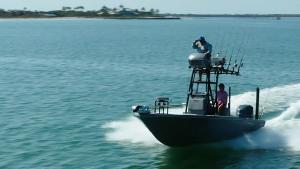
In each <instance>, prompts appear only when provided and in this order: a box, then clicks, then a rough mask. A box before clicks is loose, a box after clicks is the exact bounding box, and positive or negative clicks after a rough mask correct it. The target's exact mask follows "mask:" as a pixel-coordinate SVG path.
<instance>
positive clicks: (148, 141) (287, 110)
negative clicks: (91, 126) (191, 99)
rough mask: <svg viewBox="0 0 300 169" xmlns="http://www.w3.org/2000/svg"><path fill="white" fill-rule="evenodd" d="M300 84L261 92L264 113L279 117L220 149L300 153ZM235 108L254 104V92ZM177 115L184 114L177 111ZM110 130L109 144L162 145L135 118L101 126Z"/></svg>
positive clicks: (239, 100) (236, 98) (242, 96)
mask: <svg viewBox="0 0 300 169" xmlns="http://www.w3.org/2000/svg"><path fill="white" fill-rule="evenodd" d="M299 91H300V84H292V85H285V86H278V87H273V88H267V89H263V90H261V95H260V98H261V105H262V106H263V107H264V113H274V112H277V114H280V115H279V116H277V117H275V118H273V119H270V120H268V121H267V122H266V126H265V127H264V128H262V129H260V130H258V131H256V132H253V133H250V134H247V135H244V136H242V137H240V138H237V139H234V140H229V141H225V142H222V143H218V144H219V145H221V146H229V147H231V148H243V149H244V148H245V149H260V148H261V149H286V148H287V149H292V150H296V151H300V144H299V143H300V132H299V131H300V92H299ZM232 101H233V102H232V109H233V110H235V108H236V107H237V106H238V105H242V104H251V105H253V106H254V105H255V92H246V93H243V94H239V95H235V96H232ZM175 112H176V113H181V112H183V109H182V108H177V109H176V110H175ZM102 127H103V128H105V129H106V130H107V132H106V133H105V137H106V139H107V140H108V141H114V142H119V143H138V144H141V145H146V146H153V145H157V144H160V143H159V142H158V141H157V140H156V139H155V138H154V136H153V135H152V134H151V132H150V131H149V130H148V129H147V128H146V127H145V126H144V125H143V123H142V122H140V121H139V120H138V119H137V118H135V117H132V116H131V117H128V118H127V119H124V120H120V121H113V122H109V123H107V124H105V125H103V126H102Z"/></svg>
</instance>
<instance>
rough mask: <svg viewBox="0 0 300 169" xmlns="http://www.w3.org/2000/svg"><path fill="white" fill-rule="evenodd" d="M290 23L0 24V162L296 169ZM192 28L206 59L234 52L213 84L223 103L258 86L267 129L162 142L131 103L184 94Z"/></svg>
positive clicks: (298, 82) (295, 62)
mask: <svg viewBox="0 0 300 169" xmlns="http://www.w3.org/2000/svg"><path fill="white" fill-rule="evenodd" d="M299 28H300V19H299V18H282V20H275V19H274V18H201V19H188V18H184V19H182V20H101V19H51V20H49V19H15V20H14V19H9V20H0V39H1V40H0V54H1V55H0V63H1V66H0V128H1V130H0V137H1V139H0V168H31V169H34V168H39V169H40V168H51V169H56V168H57V169H60V168H72V169H73V168H89V169H94V168H95V169H98V168H101V169H102V168H104V169H105V168H162V169H167V168H172V169H175V168H182V169H185V168H293V169H294V168H300V132H299V131H300V68H299V64H300V58H299V57H300V48H299V44H300V29H299ZM201 35H204V36H205V37H206V39H207V40H208V41H209V42H211V43H212V44H213V46H214V54H217V53H220V55H226V58H227V59H229V58H230V56H232V61H233V62H234V61H235V60H236V61H237V62H239V61H240V59H241V58H242V57H244V63H245V64H244V67H243V68H242V70H241V74H242V76H238V77H236V76H230V77H224V78H221V81H222V82H223V83H225V85H226V86H229V85H230V86H231V87H232V93H233V97H232V100H233V103H232V104H233V107H236V106H237V105H239V104H244V103H247V104H254V100H255V99H254V98H255V93H254V91H255V88H256V87H257V86H259V87H260V88H261V108H262V109H263V111H264V118H265V119H267V123H266V127H264V128H262V129H261V130H258V131H257V132H254V133H251V134H247V135H244V136H242V137H240V138H237V139H234V140H228V141H224V142H219V143H214V144H208V145H200V146H193V147H185V148H169V147H167V146H164V145H162V144H161V143H159V142H158V141H157V140H156V139H155V138H154V137H153V135H152V134H151V133H150V132H149V131H148V130H147V128H146V127H145V126H144V125H143V124H142V123H141V122H140V121H139V120H138V119H136V118H134V117H133V115H132V113H131V109H130V108H131V105H134V104H153V101H154V99H155V97H156V96H162V95H163V96H169V97H170V98H171V100H172V103H174V104H181V103H182V102H184V101H185V97H186V91H187V89H188V82H189V76H190V73H191V72H190V71H191V70H190V69H189V68H188V62H187V57H188V55H189V54H190V53H191V52H193V50H192V49H191V42H192V41H193V40H194V39H196V38H198V37H199V36H201ZM172 111H174V112H180V111H181V109H176V110H172ZM170 130H172V129H170Z"/></svg>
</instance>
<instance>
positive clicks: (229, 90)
mask: <svg viewBox="0 0 300 169" xmlns="http://www.w3.org/2000/svg"><path fill="white" fill-rule="evenodd" d="M228 92H229V102H228V110H229V115H230V112H231V111H230V103H231V87H230V86H229V89H228Z"/></svg>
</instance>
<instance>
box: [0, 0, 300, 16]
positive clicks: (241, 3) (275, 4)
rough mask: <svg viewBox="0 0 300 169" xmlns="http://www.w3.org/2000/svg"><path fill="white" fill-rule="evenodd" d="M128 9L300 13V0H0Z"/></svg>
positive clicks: (0, 2) (13, 5) (36, 6)
mask: <svg viewBox="0 0 300 169" xmlns="http://www.w3.org/2000/svg"><path fill="white" fill-rule="evenodd" d="M120 4H122V5H124V6H125V7H129V8H138V9H140V8H141V7H146V9H150V8H154V9H159V10H160V11H161V12H162V13H166V12H170V13H200V14H201V13H202V14H204V13H208V14H209V13H218V14H223V13H227V14H235V13H240V14H244V13H260V14H266V13H290V14H295V13H297V14H299V13H300V0H0V8H3V9H23V8H24V7H27V8H28V9H30V10H53V9H61V7H62V6H71V7H75V6H79V5H82V6H84V7H85V8H86V9H100V8H101V7H102V6H103V5H106V6H108V7H117V6H119V5H120Z"/></svg>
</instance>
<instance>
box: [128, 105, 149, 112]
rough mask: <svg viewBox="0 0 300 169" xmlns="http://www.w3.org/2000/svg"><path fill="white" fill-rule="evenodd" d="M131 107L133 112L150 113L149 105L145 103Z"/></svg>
mask: <svg viewBox="0 0 300 169" xmlns="http://www.w3.org/2000/svg"><path fill="white" fill-rule="evenodd" d="M131 108H132V111H133V112H134V113H145V114H149V113H150V108H149V106H146V105H137V106H132V107H131Z"/></svg>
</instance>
